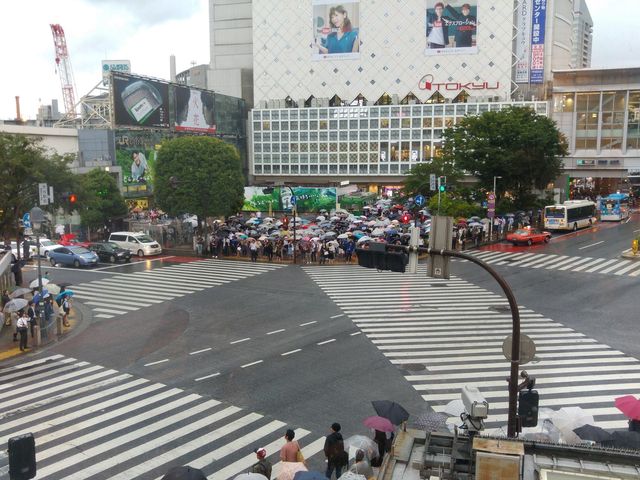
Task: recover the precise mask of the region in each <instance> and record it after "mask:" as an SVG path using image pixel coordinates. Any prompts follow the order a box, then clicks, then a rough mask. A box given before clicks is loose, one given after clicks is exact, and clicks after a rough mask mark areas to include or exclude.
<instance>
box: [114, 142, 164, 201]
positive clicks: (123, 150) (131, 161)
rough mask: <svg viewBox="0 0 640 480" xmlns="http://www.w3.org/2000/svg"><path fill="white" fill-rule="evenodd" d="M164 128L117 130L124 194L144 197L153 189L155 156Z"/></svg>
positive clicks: (117, 154)
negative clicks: (161, 130) (158, 129)
mask: <svg viewBox="0 0 640 480" xmlns="http://www.w3.org/2000/svg"><path fill="white" fill-rule="evenodd" d="M167 135H171V134H169V133H168V132H167V134H164V133H162V132H158V131H156V132H154V131H143V130H116V132H115V138H116V163H117V165H119V166H120V168H122V184H123V187H124V192H123V193H124V196H125V198H131V197H146V196H147V195H150V194H152V193H153V173H154V170H155V164H156V156H157V153H158V150H159V148H160V144H161V143H162V140H164V139H165V138H169V137H168V136H167Z"/></svg>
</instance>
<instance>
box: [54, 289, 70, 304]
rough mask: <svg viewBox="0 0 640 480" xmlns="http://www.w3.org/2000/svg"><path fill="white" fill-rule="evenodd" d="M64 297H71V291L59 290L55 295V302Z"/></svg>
mask: <svg viewBox="0 0 640 480" xmlns="http://www.w3.org/2000/svg"><path fill="white" fill-rule="evenodd" d="M64 297H73V292H72V291H71V290H65V291H64V292H60V293H59V294H58V295H57V296H56V302H57V301H59V300H62V299H63V298H64Z"/></svg>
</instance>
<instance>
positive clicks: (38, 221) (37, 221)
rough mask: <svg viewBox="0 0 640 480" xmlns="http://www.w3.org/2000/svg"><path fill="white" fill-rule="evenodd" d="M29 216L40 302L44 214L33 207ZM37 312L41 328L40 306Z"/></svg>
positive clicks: (41, 311) (42, 311)
mask: <svg viewBox="0 0 640 480" xmlns="http://www.w3.org/2000/svg"><path fill="white" fill-rule="evenodd" d="M29 214H30V216H31V226H32V228H33V229H34V230H35V232H36V248H37V253H38V294H39V295H38V297H39V298H40V302H42V258H41V257H40V231H41V229H42V224H43V223H44V221H45V218H46V217H45V213H44V211H43V210H42V209H41V208H40V207H33V208H32V209H31V211H30V212H29ZM38 312H39V315H38V316H39V317H40V318H39V319H38V320H39V322H38V323H39V325H41V326H42V320H43V316H44V308H42V306H41V307H40V308H39V309H38Z"/></svg>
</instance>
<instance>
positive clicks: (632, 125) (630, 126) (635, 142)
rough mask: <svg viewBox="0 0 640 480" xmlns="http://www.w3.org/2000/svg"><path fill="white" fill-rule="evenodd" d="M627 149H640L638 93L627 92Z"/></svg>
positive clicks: (639, 105)
mask: <svg viewBox="0 0 640 480" xmlns="http://www.w3.org/2000/svg"><path fill="white" fill-rule="evenodd" d="M627 117H628V120H627V122H628V123H627V148H633V149H639V148H640V91H635V92H629V105H628V106H627Z"/></svg>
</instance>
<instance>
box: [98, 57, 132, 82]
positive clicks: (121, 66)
mask: <svg viewBox="0 0 640 480" xmlns="http://www.w3.org/2000/svg"><path fill="white" fill-rule="evenodd" d="M109 72H119V73H131V61H130V60H102V84H103V85H109Z"/></svg>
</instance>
